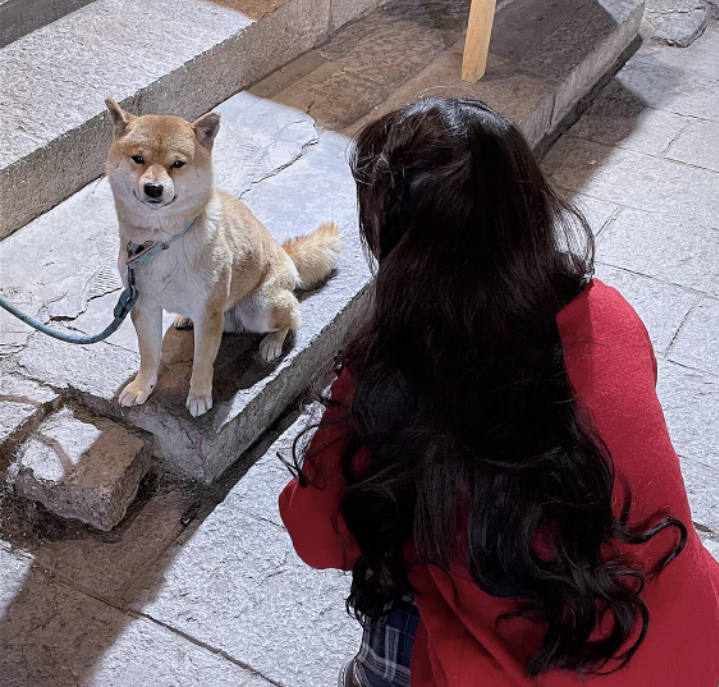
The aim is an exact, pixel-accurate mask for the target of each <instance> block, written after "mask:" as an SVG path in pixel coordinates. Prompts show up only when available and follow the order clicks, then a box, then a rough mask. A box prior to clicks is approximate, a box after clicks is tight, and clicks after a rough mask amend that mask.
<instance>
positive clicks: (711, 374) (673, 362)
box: [667, 359, 719, 379]
mask: <svg viewBox="0 0 719 687" xmlns="http://www.w3.org/2000/svg"><path fill="white" fill-rule="evenodd" d="M667 364H668V365H676V366H677V367H681V368H682V369H684V370H689V371H690V372H698V373H699V374H703V375H706V376H708V377H711V378H712V379H719V373H716V372H709V371H708V370H699V369H697V368H696V367H690V366H689V365H684V364H683V363H679V362H677V361H676V360H669V359H667Z"/></svg>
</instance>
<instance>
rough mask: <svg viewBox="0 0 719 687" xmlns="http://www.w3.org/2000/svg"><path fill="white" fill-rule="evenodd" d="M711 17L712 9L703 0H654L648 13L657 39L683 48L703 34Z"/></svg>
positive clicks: (648, 19) (649, 21)
mask: <svg viewBox="0 0 719 687" xmlns="http://www.w3.org/2000/svg"><path fill="white" fill-rule="evenodd" d="M710 17H711V10H710V9H709V7H708V6H707V4H706V3H705V2H703V1H702V0H659V1H657V0H653V1H652V2H651V3H649V5H648V7H647V15H646V18H647V21H648V23H649V24H650V25H651V26H652V28H653V29H654V38H655V39H656V40H660V41H664V42H665V43H667V44H668V45H676V46H678V47H681V48H686V47H688V46H689V45H691V44H692V43H693V42H694V41H695V40H696V39H697V38H698V37H699V36H701V35H702V33H703V32H704V29H706V27H707V24H708V23H709V19H710Z"/></svg>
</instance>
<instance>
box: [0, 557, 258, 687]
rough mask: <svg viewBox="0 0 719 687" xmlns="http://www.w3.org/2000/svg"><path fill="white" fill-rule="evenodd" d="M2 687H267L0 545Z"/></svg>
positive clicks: (240, 669) (247, 672)
mask: <svg viewBox="0 0 719 687" xmlns="http://www.w3.org/2000/svg"><path fill="white" fill-rule="evenodd" d="M0 569H1V570H2V575H0V655H1V656H2V684H3V687H30V685H32V687H77V686H78V685H83V687H129V685H132V687H157V686H158V685H162V686H163V687H164V686H165V685H168V686H169V685H182V687H206V686H207V685H212V687H270V683H269V682H267V681H266V680H264V679H263V678H262V677H261V676H259V675H257V674H256V673H253V672H252V671H250V670H248V669H246V668H243V667H240V666H238V665H237V664H236V663H233V662H232V661H229V660H227V659H225V658H223V657H221V656H219V655H218V654H217V653H215V652H213V651H212V650H208V649H205V648H202V647H200V646H197V644H196V643H195V642H193V641H191V640H188V639H186V638H184V637H181V636H180V635H178V634H176V633H173V632H171V631H169V630H167V629H165V628H162V627H159V626H158V625H157V624H156V623H153V622H152V621H150V620H147V619H144V618H131V617H129V616H127V615H125V614H123V613H121V612H119V611H117V610H116V609H114V608H112V607H110V606H107V605H105V604H104V603H101V602H100V601H96V600H95V599H92V598H90V597H89V596H86V595H84V594H82V593H80V592H78V591H75V590H74V589H72V588H70V587H68V586H66V585H64V584H62V583H61V582H59V581H58V580H57V579H56V578H55V577H54V576H53V575H51V574H49V573H47V572H46V571H44V570H42V569H39V568H36V567H33V566H32V560H31V559H29V558H27V557H24V556H18V555H15V554H12V553H8V552H6V551H4V550H2V549H0Z"/></svg>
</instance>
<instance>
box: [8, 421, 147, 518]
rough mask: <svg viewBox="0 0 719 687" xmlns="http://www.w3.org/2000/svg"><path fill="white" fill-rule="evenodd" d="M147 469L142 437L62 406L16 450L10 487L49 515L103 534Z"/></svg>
mask: <svg viewBox="0 0 719 687" xmlns="http://www.w3.org/2000/svg"><path fill="white" fill-rule="evenodd" d="M149 468H150V446H149V445H148V444H147V441H146V440H145V439H144V438H143V437H141V436H139V435H138V434H137V433H134V432H131V431H129V430H127V429H125V428H124V427H121V426H120V425H118V424H117V423H115V422H112V421H111V420H107V419H105V418H92V417H90V416H89V415H88V414H87V413H85V412H84V411H82V410H80V409H72V408H70V407H63V408H61V409H60V410H58V411H56V412H55V413H53V414H51V415H50V416H48V417H47V418H46V419H45V420H44V421H43V422H42V424H41V425H40V426H39V427H38V429H37V430H36V431H35V432H33V434H32V436H31V437H30V438H29V439H28V440H27V441H26V442H25V443H24V444H23V445H22V446H21V447H20V450H19V451H18V457H17V464H16V465H15V466H13V470H14V471H15V476H14V479H13V482H14V487H15V490H16V492H17V493H18V494H19V495H21V496H24V497H25V498H29V499H33V500H35V501H39V502H40V503H42V504H43V505H44V506H45V507H46V508H48V509H49V510H50V511H52V512H53V513H55V514H57V515H59V516H61V517H64V518H74V519H77V520H81V521H82V522H85V523H87V524H89V525H92V526H93V527H96V528H97V529H100V530H105V531H108V530H111V529H112V528H113V527H114V526H115V525H117V524H118V523H119V522H120V520H122V518H123V517H124V516H125V513H126V512H127V508H128V506H129V505H130V503H131V502H132V500H133V499H134V498H135V495H136V494H137V489H138V486H139V484H140V480H141V479H142V478H143V477H144V476H145V474H146V473H147V471H148V470H149Z"/></svg>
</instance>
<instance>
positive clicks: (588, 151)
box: [543, 137, 719, 283]
mask: <svg viewBox="0 0 719 687" xmlns="http://www.w3.org/2000/svg"><path fill="white" fill-rule="evenodd" d="M543 166H544V168H545V170H546V171H547V172H548V173H549V174H550V175H551V177H552V181H553V182H554V183H555V184H556V185H557V186H559V187H560V188H564V189H568V190H571V191H577V192H580V193H583V194H586V195H589V196H593V197H595V198H599V199H601V200H608V201H610V202H612V203H617V204H618V205H625V206H629V207H632V208H638V209H640V210H646V211H648V212H649V213H651V216H645V217H644V218H643V219H644V221H649V222H650V224H652V225H656V228H657V231H658V232H660V233H661V234H664V233H665V231H666V230H667V229H668V227H667V225H668V224H671V226H672V228H673V232H674V233H675V234H678V227H680V226H684V225H685V224H687V225H692V224H699V225H703V226H705V227H715V226H716V218H717V215H718V214H719V196H717V194H716V192H715V191H716V173H715V172H710V171H708V170H705V169H699V168H696V167H690V166H688V165H684V164H680V163H677V162H674V161H672V160H664V159H661V158H657V157H652V156H650V155H642V154H640V153H636V152H634V151H631V150H625V149H621V148H612V147H609V146H605V145H602V144H600V143H594V142H592V141H584V140H579V139H574V138H571V137H564V138H562V139H560V140H559V141H557V143H556V145H555V146H554V147H553V148H552V149H551V150H550V151H549V153H548V154H547V155H546V157H545V158H544V160H543ZM624 214H625V213H622V215H621V216H620V219H621V217H622V216H623V215H624ZM648 229H649V227H647V230H648ZM657 240H658V239H653V240H652V242H651V243H653V245H657V244H656V241H657ZM682 240H683V239H682V237H681V236H679V235H677V236H676V239H675V241H676V242H677V243H679V244H681V243H682ZM670 246H671V240H670V242H668V243H665V244H662V247H663V248H664V249H668V248H669V247H670ZM701 252H702V251H700V254H701ZM639 271H641V270H639ZM678 283H679V282H678Z"/></svg>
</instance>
